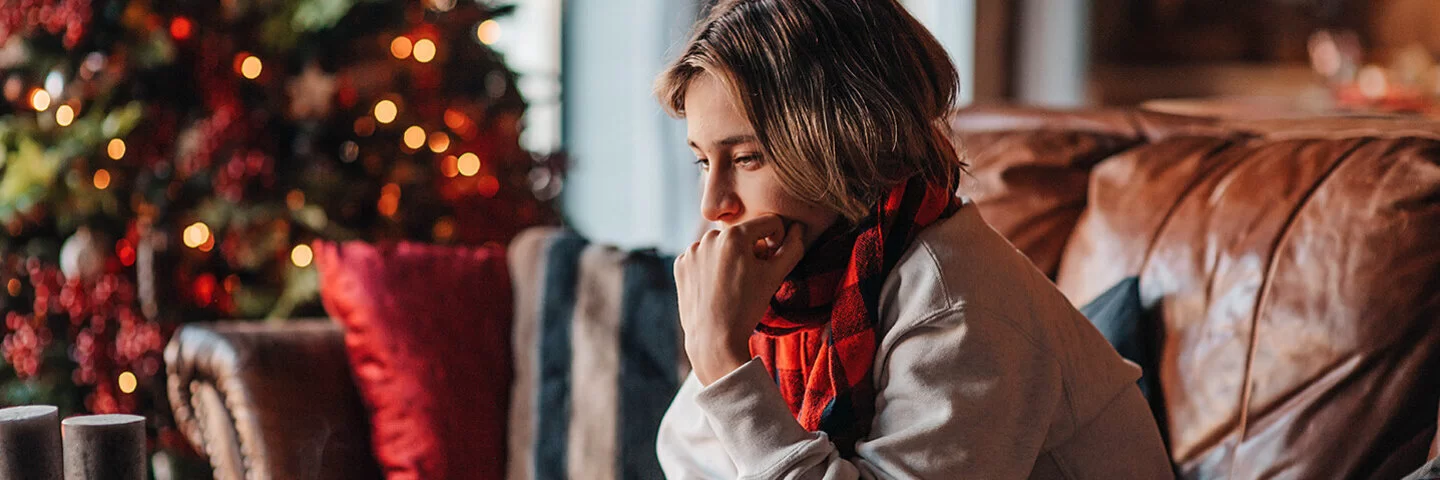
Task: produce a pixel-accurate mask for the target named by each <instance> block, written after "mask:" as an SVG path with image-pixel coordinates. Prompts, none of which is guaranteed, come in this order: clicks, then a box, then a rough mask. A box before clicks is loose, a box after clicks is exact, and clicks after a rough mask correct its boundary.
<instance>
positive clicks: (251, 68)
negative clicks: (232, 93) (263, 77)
mask: <svg viewBox="0 0 1440 480" xmlns="http://www.w3.org/2000/svg"><path fill="white" fill-rule="evenodd" d="M263 69H264V65H261V63H260V57H256V56H254V55H250V56H248V57H245V60H242V61H241V62H240V74H241V75H244V76H245V78H248V79H251V80H254V79H256V78H259V77H260V71H261V70H263Z"/></svg>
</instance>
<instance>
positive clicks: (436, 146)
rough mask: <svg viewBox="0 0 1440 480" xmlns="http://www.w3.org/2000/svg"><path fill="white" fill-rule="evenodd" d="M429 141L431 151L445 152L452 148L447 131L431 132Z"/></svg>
mask: <svg viewBox="0 0 1440 480" xmlns="http://www.w3.org/2000/svg"><path fill="white" fill-rule="evenodd" d="M427 143H428V144H429V145H430V151H432V152H435V153H445V151H446V150H449V149H450V136H449V135H446V134H445V132H434V133H431V134H430V141H429V142H427Z"/></svg>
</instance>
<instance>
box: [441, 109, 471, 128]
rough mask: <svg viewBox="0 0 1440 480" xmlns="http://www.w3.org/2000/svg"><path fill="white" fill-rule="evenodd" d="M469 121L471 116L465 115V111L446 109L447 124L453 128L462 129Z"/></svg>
mask: <svg viewBox="0 0 1440 480" xmlns="http://www.w3.org/2000/svg"><path fill="white" fill-rule="evenodd" d="M469 121H470V117H467V116H465V114H464V113H460V111H459V110H456V109H453V108H447V109H445V126H447V127H450V129H451V130H460V129H461V128H463V127H465V124H466V123H467V122H469Z"/></svg>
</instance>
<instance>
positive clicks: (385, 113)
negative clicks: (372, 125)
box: [375, 100, 400, 123]
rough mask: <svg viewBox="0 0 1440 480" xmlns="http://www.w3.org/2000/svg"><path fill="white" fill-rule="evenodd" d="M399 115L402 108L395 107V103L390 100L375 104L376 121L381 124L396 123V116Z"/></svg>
mask: <svg viewBox="0 0 1440 480" xmlns="http://www.w3.org/2000/svg"><path fill="white" fill-rule="evenodd" d="M398 113H400V108H399V107H396V106H395V102H392V101H389V100H381V101H379V102H375V120H378V121H379V122H380V123H390V122H393V121H395V115H396V114H398Z"/></svg>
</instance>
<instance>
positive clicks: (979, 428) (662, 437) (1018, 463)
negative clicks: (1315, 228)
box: [657, 202, 1173, 479]
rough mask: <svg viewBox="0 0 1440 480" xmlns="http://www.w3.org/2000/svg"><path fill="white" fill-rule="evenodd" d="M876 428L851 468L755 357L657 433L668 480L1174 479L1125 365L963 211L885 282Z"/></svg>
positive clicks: (687, 388) (700, 392)
mask: <svg viewBox="0 0 1440 480" xmlns="http://www.w3.org/2000/svg"><path fill="white" fill-rule="evenodd" d="M880 316H881V325H880V326H879V331H878V332H877V333H878V334H879V338H881V341H880V345H879V348H878V349H877V352H876V355H875V363H874V370H873V373H872V374H873V376H874V384H875V387H876V391H877V396H876V401H875V409H876V412H875V417H874V420H873V423H872V426H871V429H870V434H869V436H868V437H867V438H865V439H863V440H861V441H860V442H858V443H857V444H856V454H857V456H856V457H854V458H840V456H839V454H838V453H837V451H836V449H835V446H834V445H833V444H832V443H830V441H829V440H828V439H827V438H826V436H825V434H824V433H823V432H809V431H806V430H805V429H804V428H802V427H801V426H800V424H799V423H797V422H796V421H795V418H794V417H793V416H792V415H791V413H790V410H789V409H788V408H787V407H786V406H785V402H784V401H783V400H782V399H781V397H780V392H779V390H778V389H777V388H776V387H775V383H774V381H773V380H772V379H771V378H770V376H769V374H768V373H766V371H765V367H764V365H763V364H762V363H761V362H760V360H758V359H752V360H751V361H750V362H748V363H746V364H745V365H743V366H741V367H740V368H738V369H736V370H735V371H733V372H731V373H730V374H728V375H726V376H725V377H722V378H720V379H719V380H716V381H715V382H714V383H712V384H711V385H710V386H708V387H702V386H701V385H700V383H699V381H698V380H696V378H695V376H694V374H691V375H690V377H689V378H687V379H686V380H685V383H684V385H683V386H682V387H681V389H680V392H679V393H678V394H677V395H676V397H675V400H674V402H673V403H672V404H671V406H670V409H669V411H668V412H666V414H665V418H664V420H663V421H662V422H661V425H660V432H659V439H658V447H657V448H658V454H659V457H660V464H661V466H662V468H663V469H664V470H665V474H666V476H668V477H669V478H672V479H710V478H727V479H728V478H746V479H855V478H907V479H908V478H917V479H960V478H982V479H1007V478H1016V479H1018V478H1067V479H1079V478H1096V479H1130V478H1139V479H1167V478H1172V477H1173V474H1172V472H1171V470H1170V464H1169V460H1168V458H1167V456H1166V453H1165V448H1164V445H1163V444H1162V442H1161V439H1160V434H1159V430H1158V428H1157V426H1156V424H1155V421H1154V419H1153V417H1152V416H1151V414H1150V411H1149V407H1148V406H1147V405H1146V403H1145V400H1144V398H1143V397H1141V395H1140V390H1139V389H1138V388H1137V387H1136V385H1135V381H1136V379H1138V378H1139V376H1140V370H1139V368H1138V367H1136V366H1135V365H1134V364H1132V363H1129V362H1127V361H1125V360H1124V359H1122V358H1120V356H1119V355H1118V354H1116V353H1115V350H1114V349H1113V348H1111V347H1110V345H1109V344H1108V343H1107V342H1106V341H1105V339H1104V337H1102V336H1101V335H1100V333H1099V332H1097V331H1096V330H1095V329H1094V327H1092V326H1091V325H1090V323H1089V322H1088V321H1087V320H1086V319H1085V318H1084V317H1083V316H1082V315H1081V314H1080V313H1079V312H1077V311H1076V310H1075V308H1074V307H1072V306H1071V305H1070V302H1069V301H1067V300H1066V299H1065V297H1064V296H1063V295H1062V294H1061V293H1060V292H1059V291H1058V290H1057V289H1056V288H1055V286H1054V285H1053V284H1052V283H1051V282H1050V281H1049V279H1047V278H1046V277H1045V275H1044V274H1042V273H1040V272H1039V271H1038V270H1036V269H1035V267H1034V266H1032V265H1031V264H1030V262H1029V261H1028V260H1027V259H1026V258H1025V257H1024V255H1023V254H1021V253H1020V252H1019V251H1018V250H1016V249H1015V247H1014V246H1012V245H1010V243H1009V242H1007V241H1006V240H1005V239H1004V238H1002V237H1001V236H1000V235H999V234H998V233H996V232H995V231H994V230H993V229H991V228H990V226H989V225H987V224H986V223H985V221H984V220H983V219H981V218H980V214H979V213H978V212H977V210H976V207H975V206H974V205H973V204H970V203H969V202H966V204H965V205H964V206H963V207H961V209H960V210H959V211H958V212H956V213H955V215H954V216H952V217H950V218H948V219H945V220H943V221H941V222H940V223H937V224H934V225H932V226H930V227H928V228H926V229H925V230H923V231H921V232H920V234H919V235H918V236H917V238H916V240H915V243H914V244H913V245H911V246H910V248H909V249H908V250H907V251H906V253H905V254H904V256H903V257H901V259H900V262H899V264H898V265H897V266H896V268H895V269H894V271H893V272H891V273H890V276H889V277H888V278H887V279H886V282H885V287H884V290H883V292H882V294H881V297H880Z"/></svg>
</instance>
